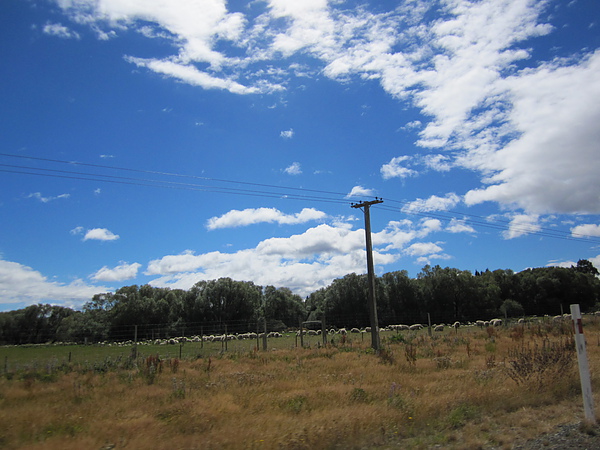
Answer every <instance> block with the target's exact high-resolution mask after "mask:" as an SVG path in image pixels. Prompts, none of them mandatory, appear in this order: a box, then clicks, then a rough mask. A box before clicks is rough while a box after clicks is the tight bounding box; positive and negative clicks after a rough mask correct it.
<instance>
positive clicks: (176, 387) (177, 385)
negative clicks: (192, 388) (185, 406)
mask: <svg viewBox="0 0 600 450" xmlns="http://www.w3.org/2000/svg"><path fill="white" fill-rule="evenodd" d="M171 381H172V382H171V387H172V390H171V397H173V398H178V399H184V398H185V380H177V378H175V377H173V379H172V380H171Z"/></svg>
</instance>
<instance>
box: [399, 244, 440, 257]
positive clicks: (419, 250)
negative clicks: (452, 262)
mask: <svg viewBox="0 0 600 450" xmlns="http://www.w3.org/2000/svg"><path fill="white" fill-rule="evenodd" d="M441 251H442V247H440V246H439V245H437V244H434V243H433V242H417V243H415V244H412V245H411V246H410V247H408V248H407V249H406V253H408V254H409V255H412V256H424V255H432V254H436V253H438V252H441Z"/></svg>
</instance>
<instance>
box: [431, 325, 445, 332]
mask: <svg viewBox="0 0 600 450" xmlns="http://www.w3.org/2000/svg"><path fill="white" fill-rule="evenodd" d="M433 331H444V325H436V326H435V327H434V328H433Z"/></svg>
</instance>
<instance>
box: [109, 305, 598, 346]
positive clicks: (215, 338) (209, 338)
mask: <svg viewBox="0 0 600 450" xmlns="http://www.w3.org/2000/svg"><path fill="white" fill-rule="evenodd" d="M594 315H597V316H598V315H600V311H597V312H595V313H594ZM570 319H571V315H570V314H562V315H558V316H554V317H550V316H545V317H544V318H543V319H532V320H553V321H561V320H570ZM525 322H526V320H525V319H518V321H517V323H518V324H523V323H525ZM502 324H503V321H502V319H492V320H489V321H488V320H477V321H475V322H468V323H460V322H454V323H453V324H436V325H432V327H431V329H432V330H433V331H435V332H442V331H444V329H445V328H446V327H449V328H453V329H458V328H459V327H461V326H462V327H479V328H487V327H499V326H502ZM424 328H427V326H426V325H422V324H420V323H416V324H413V325H388V326H387V327H382V328H381V329H380V331H396V332H400V331H418V330H421V329H424ZM326 332H327V335H328V336H335V335H347V334H358V333H370V332H371V328H370V327H366V328H350V329H346V328H339V329H333V328H332V329H329V330H326ZM302 333H303V334H304V335H305V336H321V335H322V331H321V330H310V329H309V330H303V331H302ZM299 335H300V331H296V336H299ZM283 336H284V335H283V334H282V333H279V332H276V331H271V332H270V333H267V338H269V339H271V338H281V337H283ZM263 337H264V333H253V332H249V333H236V334H214V335H213V334H210V335H202V336H198V335H195V336H191V337H185V336H180V337H174V338H167V339H150V340H145V341H138V342H137V344H138V345H177V344H183V343H186V342H225V341H236V340H251V339H263ZM101 344H104V345H119V346H127V345H132V344H134V342H133V341H131V340H128V341H124V342H117V343H114V342H113V343H109V342H103V343H101Z"/></svg>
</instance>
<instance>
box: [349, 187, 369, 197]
mask: <svg viewBox="0 0 600 450" xmlns="http://www.w3.org/2000/svg"><path fill="white" fill-rule="evenodd" d="M373 195H375V191H374V190H373V189H368V188H364V187H362V186H354V187H353V188H352V190H351V191H350V193H349V194H348V195H346V198H351V197H372V196H373Z"/></svg>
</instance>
